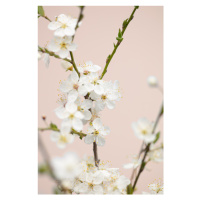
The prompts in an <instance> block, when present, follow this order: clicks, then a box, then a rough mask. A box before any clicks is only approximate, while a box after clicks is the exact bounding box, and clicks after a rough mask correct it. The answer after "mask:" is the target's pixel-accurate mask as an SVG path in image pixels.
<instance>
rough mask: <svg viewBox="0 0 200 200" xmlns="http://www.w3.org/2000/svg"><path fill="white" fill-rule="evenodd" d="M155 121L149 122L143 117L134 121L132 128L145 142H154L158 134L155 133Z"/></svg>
mask: <svg viewBox="0 0 200 200" xmlns="http://www.w3.org/2000/svg"><path fill="white" fill-rule="evenodd" d="M153 128H154V123H153V122H149V121H148V120H147V119H146V118H141V119H139V120H138V121H137V122H134V123H132V129H133V131H134V133H135V135H136V137H138V138H139V139H141V140H144V142H145V143H150V142H153V141H154V140H155V138H156V135H155V134H153V133H152V132H153Z"/></svg>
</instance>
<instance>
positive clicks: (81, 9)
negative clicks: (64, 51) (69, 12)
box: [72, 6, 85, 41]
mask: <svg viewBox="0 0 200 200" xmlns="http://www.w3.org/2000/svg"><path fill="white" fill-rule="evenodd" d="M84 8H85V6H80V13H79V17H78V20H77V23H76V27H75V30H76V29H77V28H78V27H79V26H78V23H79V22H80V21H81V20H82V19H83V17H84V15H83V10H84ZM74 37H75V35H73V37H72V41H73V40H74Z"/></svg>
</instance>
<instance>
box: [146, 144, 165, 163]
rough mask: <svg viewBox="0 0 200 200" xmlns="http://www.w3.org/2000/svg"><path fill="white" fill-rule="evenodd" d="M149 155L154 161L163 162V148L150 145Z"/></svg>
mask: <svg viewBox="0 0 200 200" xmlns="http://www.w3.org/2000/svg"><path fill="white" fill-rule="evenodd" d="M148 157H149V159H150V160H152V161H154V162H162V161H163V148H161V147H154V145H151V146H150V151H149V152H148Z"/></svg>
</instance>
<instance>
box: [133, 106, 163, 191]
mask: <svg viewBox="0 0 200 200" xmlns="http://www.w3.org/2000/svg"><path fill="white" fill-rule="evenodd" d="M162 115H163V103H162V106H161V109H160V111H159V113H158V116H157V118H156V121H155V124H154V127H153V130H152V134H154V133H155V130H156V127H157V125H158V122H159V120H160V118H161V116H162ZM150 145H151V143H148V144H147V146H146V148H145V153H144V155H143V159H142V164H141V165H140V169H139V171H138V174H137V176H136V178H135V181H134V184H133V192H134V191H135V187H136V184H137V181H138V179H139V177H140V174H141V173H142V172H143V170H144V168H145V165H146V162H145V158H146V156H147V153H148V152H149V150H150Z"/></svg>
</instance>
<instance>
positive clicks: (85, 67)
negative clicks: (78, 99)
mask: <svg viewBox="0 0 200 200" xmlns="http://www.w3.org/2000/svg"><path fill="white" fill-rule="evenodd" d="M100 69H101V67H100V66H98V65H94V64H93V63H92V61H88V62H86V63H84V64H82V65H79V66H78V71H79V72H80V73H83V74H84V75H87V74H89V73H90V72H98V71H99V70H100Z"/></svg>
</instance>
